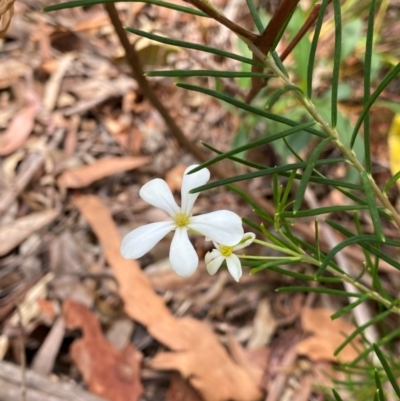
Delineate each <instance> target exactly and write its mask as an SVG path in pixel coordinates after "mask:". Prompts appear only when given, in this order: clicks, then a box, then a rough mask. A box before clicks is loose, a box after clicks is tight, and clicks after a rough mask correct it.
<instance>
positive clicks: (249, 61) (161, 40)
mask: <svg viewBox="0 0 400 401" xmlns="http://www.w3.org/2000/svg"><path fill="white" fill-rule="evenodd" d="M125 29H126V30H127V31H128V32H131V33H134V34H135V35H139V36H142V37H144V38H148V39H150V40H154V41H156V42H159V43H164V44H167V45H171V46H177V47H184V48H186V49H193V50H198V51H203V52H206V53H211V54H216V55H218V56H221V57H226V58H230V59H232V60H237V61H240V62H242V63H246V64H251V65H258V66H261V67H263V66H264V64H263V63H262V62H261V61H257V60H252V59H251V58H247V57H243V56H240V55H238V54H235V53H230V52H226V51H223V50H220V49H217V48H215V47H209V46H204V45H200V44H198V43H191V42H185V41H183V40H178V39H170V38H166V37H164V36H160V35H156V34H154V33H149V32H145V31H142V30H140V29H136V28H131V27H125Z"/></svg>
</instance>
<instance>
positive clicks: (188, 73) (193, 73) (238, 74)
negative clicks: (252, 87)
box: [146, 70, 275, 78]
mask: <svg viewBox="0 0 400 401" xmlns="http://www.w3.org/2000/svg"><path fill="white" fill-rule="evenodd" d="M146 75H147V76H148V77H174V78H186V77H217V78H273V77H274V76H275V75H273V74H266V73H264V72H251V71H214V70H168V71H149V72H147V73H146Z"/></svg>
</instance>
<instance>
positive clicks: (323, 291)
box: [275, 286, 362, 298]
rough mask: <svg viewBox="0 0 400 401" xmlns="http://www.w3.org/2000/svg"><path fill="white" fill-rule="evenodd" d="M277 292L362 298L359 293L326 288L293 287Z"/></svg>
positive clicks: (279, 289)
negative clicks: (314, 293) (313, 293)
mask: <svg viewBox="0 0 400 401" xmlns="http://www.w3.org/2000/svg"><path fill="white" fill-rule="evenodd" d="M275 291H276V292H316V293H317V294H329V295H341V296H343V297H354V298H360V297H361V296H362V295H361V294H360V293H358V292H347V291H342V290H334V289H332V288H324V287H303V286H292V287H280V288H277V289H276V290H275Z"/></svg>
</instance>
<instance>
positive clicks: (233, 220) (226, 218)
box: [121, 166, 243, 277]
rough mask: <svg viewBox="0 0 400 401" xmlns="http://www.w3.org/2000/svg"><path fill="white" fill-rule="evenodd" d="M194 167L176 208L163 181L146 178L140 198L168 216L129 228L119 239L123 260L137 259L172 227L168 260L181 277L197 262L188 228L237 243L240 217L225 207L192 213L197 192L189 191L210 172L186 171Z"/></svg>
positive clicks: (240, 226)
mask: <svg viewBox="0 0 400 401" xmlns="http://www.w3.org/2000/svg"><path fill="white" fill-rule="evenodd" d="M195 167H197V166H189V167H188V168H187V169H186V170H185V173H184V176H183V180H182V189H181V192H182V206H181V207H179V206H178V205H177V204H176V202H175V200H174V197H173V195H172V192H171V190H170V189H169V187H168V185H167V183H166V182H165V181H164V180H161V179H159V178H156V179H154V180H151V181H149V182H148V183H147V184H145V185H143V187H142V188H141V189H140V191H139V195H140V197H141V198H142V199H143V200H145V201H146V202H147V203H150V205H153V206H155V207H158V208H159V209H162V210H164V211H165V212H167V213H168V214H169V215H170V217H171V218H170V219H169V220H167V221H162V222H160V223H151V224H147V225H145V226H142V227H139V228H137V229H136V230H133V231H131V232H130V233H129V234H127V235H126V236H125V237H124V239H123V240H122V244H121V254H122V256H123V257H124V258H126V259H137V258H140V257H142V256H143V255H144V254H145V253H146V252H148V251H149V250H150V249H151V248H153V247H154V245H156V244H157V243H158V242H159V241H160V240H161V239H162V238H164V237H165V236H166V235H167V234H168V233H169V232H171V231H174V230H175V234H174V237H173V239H172V243H171V249H170V253H169V260H170V263H171V266H172V268H173V269H174V270H175V272H176V273H177V274H178V275H179V276H181V277H189V276H191V275H192V274H193V273H194V272H195V270H196V268H197V266H198V263H199V258H198V256H197V253H196V251H195V249H194V247H193V245H192V243H191V242H190V240H189V237H188V233H187V232H188V230H192V231H193V232H195V233H197V234H201V235H204V236H207V237H208V238H210V239H212V240H213V241H218V242H221V243H224V244H227V245H234V244H236V243H237V242H238V241H239V240H240V238H242V236H243V227H242V220H241V219H240V217H239V216H238V215H237V214H235V213H233V212H230V211H228V210H219V211H216V212H211V213H207V214H203V215H200V216H192V208H193V204H194V202H195V200H196V199H197V197H198V196H199V193H196V194H190V193H189V191H190V190H192V189H193V188H196V187H199V186H200V185H204V184H205V183H206V182H207V181H208V179H209V178H210V172H209V170H207V169H202V170H200V171H198V172H196V173H193V174H190V175H187V174H186V173H187V172H188V171H190V170H193V169H194V168H195Z"/></svg>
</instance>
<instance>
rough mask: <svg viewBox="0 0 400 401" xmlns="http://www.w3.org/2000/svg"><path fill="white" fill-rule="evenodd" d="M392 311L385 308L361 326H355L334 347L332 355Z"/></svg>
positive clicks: (336, 353)
mask: <svg viewBox="0 0 400 401" xmlns="http://www.w3.org/2000/svg"><path fill="white" fill-rule="evenodd" d="M391 313H392V311H391V310H386V311H384V312H382V313H379V314H378V315H376V316H375V317H373V318H372V319H371V320H369V321H368V322H367V323H365V324H363V325H362V326H359V327H357V328H356V329H355V330H354V331H353V332H352V333H351V334H350V335H349V336H347V337H346V339H345V340H344V341H343V342H342V344H340V345H339V347H337V348H336V349H335V352H334V353H333V355H335V356H336V355H338V354H339V353H340V351H342V350H343V348H344V347H345V346H346V345H347V344H349V343H350V342H351V341H353V340H354V339H355V338H356V337H357V336H358V335H359V334H361V333H362V332H363V331H364V330H365V329H366V328H367V327H369V326H371V325H373V324H376V323H378V322H380V321H381V320H383V319H384V318H385V317H387V316H389V315H390V314H391Z"/></svg>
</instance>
